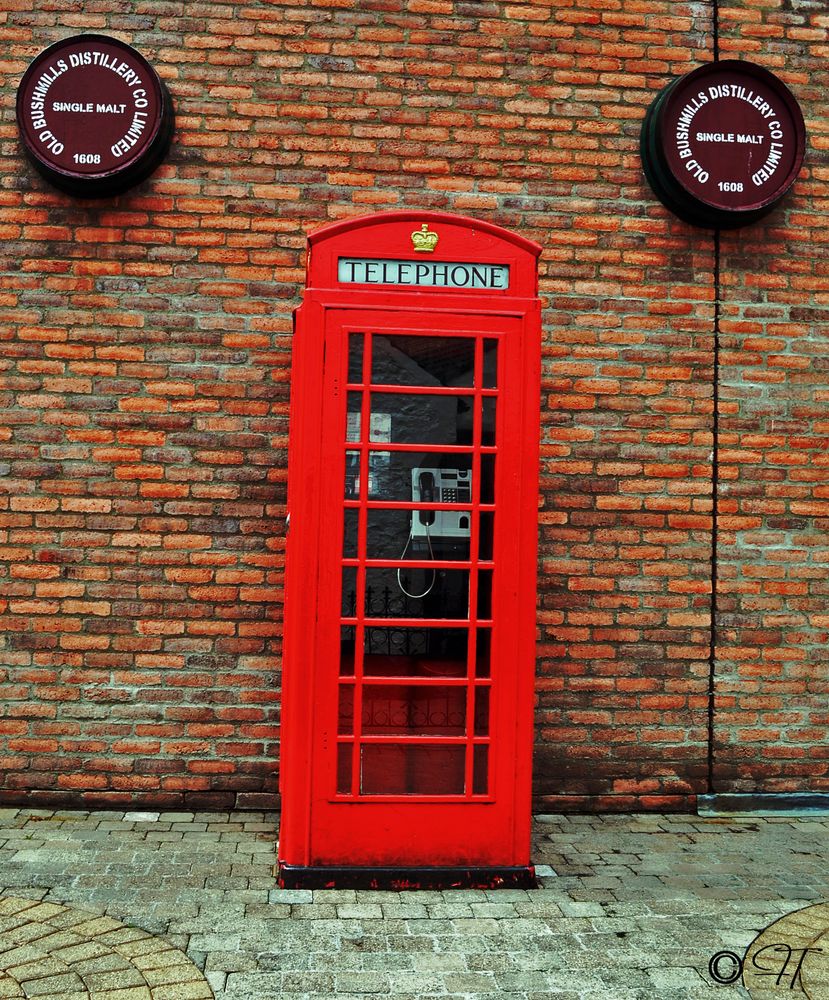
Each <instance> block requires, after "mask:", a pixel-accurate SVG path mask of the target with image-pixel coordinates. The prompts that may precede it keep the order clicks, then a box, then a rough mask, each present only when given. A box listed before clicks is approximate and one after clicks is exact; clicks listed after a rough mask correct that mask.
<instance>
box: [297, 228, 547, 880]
mask: <svg viewBox="0 0 829 1000" xmlns="http://www.w3.org/2000/svg"><path fill="white" fill-rule="evenodd" d="M378 220H381V221H378ZM421 220H425V221H426V223H427V224H428V225H429V226H431V227H432V229H433V230H434V231H437V232H439V233H441V234H442V235H443V236H445V237H447V239H446V243H449V244H450V245H449V246H448V247H447V248H446V249H445V250H444V254H446V253H450V254H452V256H454V257H456V258H457V259H458V260H459V261H462V262H463V264H460V265H457V266H464V265H465V264H467V263H468V264H469V265H470V266H471V265H472V263H473V260H474V257H473V256H472V255H473V254H474V253H476V252H477V253H478V255H480V253H481V247H479V246H477V245H475V246H472V247H470V246H468V245H464V236H465V235H466V237H467V239H468V238H469V227H470V226H473V227H474V228H473V230H472V231H473V233H478V234H486V235H488V236H490V241H489V243H488V244H487V245H486V246H485V248H484V250H483V252H484V253H485V254H486V255H488V257H490V258H492V257H493V256H494V255H497V254H498V252H499V250H500V254H501V257H499V258H498V259H497V261H496V262H498V263H503V262H502V261H501V258H502V257H504V256H505V255H506V256H508V257H509V259H508V261H507V262H506V263H507V265H508V266H509V268H511V269H512V271H513V274H512V282H513V284H512V285H511V287H512V288H513V289H515V288H516V286H517V288H518V289H519V290H520V289H521V285H520V280H519V279H520V276H519V275H518V274H516V273H515V268H516V266H517V264H518V262H519V260H520V259H521V254H523V256H524V257H525V258H527V260H526V266H527V267H528V268H529V264H530V261H531V263H532V274H533V276H534V273H535V254H536V252H537V248H535V245H529V248H528V247H527V246H526V245H525V244H523V243H518V244H516V242H514V241H515V239H516V238H515V237H512V239H511V240H509V241H506V243H505V245H504V246H499V243H498V240H501V242H502V243H504V239H503V236H502V235H501V233H502V232H503V231H500V230H498V231H497V234H496V235H497V238H492V234H491V232H490V229H489V228H488V227H484V228H483V229H482V228H481V224H479V223H470V222H469V220H458V219H457V218H456V217H451V216H448V217H443V216H435V215H419V216H417V217H414V216H406V217H405V218H401V217H400V216H399V215H397V214H394V215H391V216H381V217H373V225H374V227H375V230H377V233H382V234H383V235H384V236H386V237H388V238H391V239H396V240H398V241H399V238H400V231H401V226H402V229H403V230H405V236H406V238H407V239H409V238H410V237H411V236H413V235H416V234H417V233H418V232H419V231H421V230H418V229H415V232H414V233H411V232H410V230H411V222H412V221H415V222H421ZM448 220H451V221H448ZM351 225H352V226H353V225H354V224H353V223H352V224H351ZM388 227H390V228H391V230H392V232H389V231H388ZM330 228H332V229H337V228H338V227H330ZM424 228H425V227H424ZM491 229H493V230H494V229H495V227H491ZM348 232H351V230H346V233H348ZM450 233H451V235H452V236H454V238H455V239H454V242H455V243H456V245H455V246H452V245H451V242H452V241H450V239H449V238H448V237H449V236H450ZM351 234H352V236H353V232H351ZM332 238H334V239H335V238H336V234H334V236H333V237H332ZM480 242H483V241H481V240H479V243H480ZM373 246H375V247H379V249H380V251H382V240H379V239H378V238H377V234H375V239H374V240H373ZM395 251H396V253H397V254H398V256H397V257H392V254H393V253H395ZM314 252H315V248H314V245H313V242H312V270H313V254H314ZM400 252H401V251H400V248H399V242H398V244H397V245H396V246H393V247H390V248H389V250H388V251H387V254H388V256H386V254H383V255H382V257H380V256H378V257H372V260H373V261H379V262H380V263H381V264H382V263H384V262H386V261H389V262H395V267H396V271H395V273H396V274H399V272H400V268H399V266H398V265H399V264H400V258H399V254H400ZM416 252H419V251H417V250H414V251H413V250H412V244H411V242H410V243H409V253H410V254H413V253H416ZM374 253H375V254H377V253H378V250H377V249H375V250H374ZM462 254H464V256H461V255H462ZM469 258H472V259H469ZM438 259H439V258H438ZM341 260H342V257H338V258H337V262H338V266H337V273H338V275H339V276H340V277H343V276H345V277H346V278H347V277H348V272H345V275H343V269H342V266H341V264H340V261H341ZM434 260H435V258H432V261H434ZM492 262H493V261H492V260H490V263H492ZM321 266H323V265H321ZM361 266H362V265H361ZM451 266H455V262H454V261H453V262H452V265H451ZM435 268H436V265H435V264H432V265H431V267H430V271H431V273H432V274H434V273H435ZM354 273H357V274H361V272H359V271H357V270H356V268H355V269H354ZM374 273H375V274H377V275H378V276H380V277H386V278H388V277H389V268H388V267H387V268H386V269H385V273H384V271H383V269H382V267H379V268H375V271H374ZM413 273H414V274H415V275H416V274H417V273H418V272H417V271H414V272H413ZM437 273H438V275H441V274H442V273H443V272H442V271H437ZM479 273H480V274H481V275H487V274H488V273H489V272H488V271H486V270H485V269H483V268H482V269H481V270H480V272H479ZM364 274H365V268H364V267H363V272H362V274H361V276H363V275H364ZM420 274H421V275H424V274H425V272H424V271H421V272H420ZM427 277H428V275H427ZM458 278H463V273H459V274H458ZM482 280H485V278H484V279H482ZM309 284H311V281H310V276H309ZM345 284H352V283H351V282H345ZM354 284H357V283H356V282H354ZM365 284H366V285H369V287H364V285H363V284H362V283H361V284H359V287H358V288H356V289H354V288H346V289H343V287H341V286H340V285H334V287H333V288H330V289H327V290H325V291H323V290H320V292H319V293H315V292H314V290H313V288H311V289H309V292H306V299H305V302H304V304H303V306H302V307H301V315H300V322H299V323H298V326H297V343H296V348H295V350H296V352H297V361H298V364H297V366H296V367H295V374H294V379H295V381H294V388H293V393H294V395H293V400H292V412H291V421H292V425H291V435H292V438H291V463H290V470H289V476H290V485H289V490H290V514H291V527H290V535H289V551H288V584H287V594H286V603H287V608H286V651H285V695H284V713H283V726H284V741H283V747H284V749H283V755H284V761H285V764H284V769H283V780H282V790H283V821H282V829H281V834H280V871H281V878H282V881H283V884H286V885H330V884H336V885H345V884H355V883H354V878H355V875H357V874H361V875H363V876H364V882H365V884H389V883H391V884H398V885H399V884H424V880H425V881H427V882H429V881H430V879H431V882H430V884H431V883H432V882H434V881H435V879H436V878H437V881H440V879H439V878H438V875H439V874H440V873H442V875H443V877H444V881H448V882H453V883H455V884H457V883H458V882H459V881H465V882H466V883H467V884H470V883H476V884H496V885H497V884H504V883H507V884H512V885H516V884H528V883H529V881H531V879H532V869H531V867H530V865H529V823H530V770H531V758H530V748H531V734H532V708H533V665H534V622H535V552H536V531H537V521H536V516H535V511H536V497H537V456H538V354H539V345H538V340H539V317H538V306H537V300H536V299H534V298H533V297H530V296H524V298H523V299H522V297H521V296H518V295H515V294H514V295H512V296H509V295H503V294H497V295H496V294H493V292H492V290H491V289H489V288H486V289H484V290H480V289H450V290H448V291H447V290H440V289H439V288H435V287H434V286H430V285H429V286H427V288H428V289H429V291H428V292H427V291H426V290H425V289H424V290H423V291H419V292H416V293H412V292H411V290H410V288H409V287H408V286H405V285H403V286H401V285H391V287H385V286H386V285H387V283H383V286H384V287H382V291H381V294H380V295H378V291H377V289H374V288H372V287H370V283H368V282H366V283H365ZM509 287H510V286H508V288H507V291H508V290H509ZM499 291H501V289H499ZM415 295H416V298H415V297H414V296H415ZM303 356H304V357H303ZM298 378H299V379H302V382H301V383H299V384H298V383H297V381H296V380H297V379H298ZM295 435H296V437H295ZM383 871H385V872H386V875H387V877H386V878H382V877H381V873H382V872H383ZM390 871H391V872H393V874H392V875H389V874H388V873H389V872H390ZM462 873H466V875H467V877H466V878H461V874H462Z"/></svg>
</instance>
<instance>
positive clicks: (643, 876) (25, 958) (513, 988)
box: [0, 809, 829, 1000]
mask: <svg viewBox="0 0 829 1000" xmlns="http://www.w3.org/2000/svg"><path fill="white" fill-rule="evenodd" d="M277 826H278V818H277V817H276V816H275V815H272V814H263V813H233V814H231V813H183V812H179V813H151V812H126V813H125V812H117V811H111V812H97V813H86V812H72V811H49V810H22V809H3V810H0V970H3V969H6V970H8V969H10V968H11V967H10V966H9V964H8V962H4V957H8V956H10V958H11V960H12V961H15V962H16V963H17V964H16V965H14V966H13V968H15V969H20V968H22V969H24V970H25V969H28V967H29V966H28V964H27V962H29V963H30V962H36V961H37V960H38V959H37V955H38V954H39V953H38V947H39V946H40V947H42V946H43V942H46V944H47V946H48V948H49V950H48V955H47V958H48V959H49V964H48V965H47V966H44V969H45V971H44V974H43V975H42V976H41V977H40V978H39V979H34V980H24V981H23V985H26V984H27V983H29V984H40V985H39V986H37V985H35V986H31V985H30V986H29V988H28V989H29V991H28V992H21V989H22V986H21V984H20V981H18V980H15V979H9V978H8V977H7V978H5V979H4V978H3V972H2V971H0V1000H5V998H6V997H10V998H14V1000H16V998H17V997H23V996H27V997H28V996H31V997H36V996H41V997H43V998H44V1000H52V996H57V995H59V996H60V997H61V1000H81V998H83V1000H93V998H94V1000H97V997H98V995H100V996H101V997H102V998H106V1000H200V998H201V997H202V996H205V997H210V996H211V993H210V992H202V993H200V992H199V990H205V989H206V988H207V987H208V985H209V987H210V988H212V995H215V997H216V998H217V1000H270V998H273V1000H276V998H279V1000H307V998H311V997H314V998H317V1000H320V998H321V1000H325V998H330V1000H348V998H353V997H394V998H395V1000H408V998H411V1000H415V998H417V1000H432V998H434V1000H438V998H439V1000H452V998H457V1000H470V998H489V997H493V998H494V997H499V998H500V997H506V998H511V1000H550V998H554V1000H583V998H590V1000H603V998H606V1000H654V998H657V997H658V998H660V1000H699V998H703V997H708V998H711V997H714V996H716V997H718V998H725V1000H731V998H735V1000H736V998H739V997H749V996H752V997H755V1000H757V998H760V1000H766V997H770V996H771V995H772V994H771V993H769V992H768V986H769V977H765V978H763V979H762V980H761V981H759V985H758V980H757V977H756V976H755V982H753V983H752V981H751V977H750V976H749V977H747V984H748V988H746V987H745V986H743V985H741V983H740V982H739V981H737V982H735V983H733V984H718V983H717V982H715V981H714V980H713V979H712V978H711V975H710V973H709V967H708V963H709V960H710V959H711V958H712V956H714V955H715V954H717V953H719V952H724V951H730V952H732V953H734V955H735V956H737V959H738V961H739V960H740V959H741V958H742V956H743V955H745V953H746V950H747V949H748V947H749V945H750V944H751V943H752V941H754V939H755V938H756V937H757V936H758V934H760V932H761V931H763V929H764V928H767V927H769V925H771V924H773V923H774V922H775V921H778V920H780V918H786V917H787V916H789V915H791V914H793V913H796V912H800V911H802V912H803V913H806V911H807V908H810V907H812V908H815V907H816V908H817V909H813V911H812V912H811V914H810V915H808V914H807V916H805V917H802V918H798V919H800V921H801V922H800V923H798V922H797V921H796V922H795V923H794V924H792V925H791V926H790V927H789V929H788V931H789V932H791V933H790V937H788V938H785V937H784V938H782V939H781V940H782V941H789V942H790V943H791V944H790V946H796V945H797V944H798V942H801V943H802V941H803V940H805V937H804V935H806V934H807V933H808V934H811V935H812V937H811V938H810V940H812V941H813V942H814V941H816V942H818V944H816V945H814V947H815V948H816V947H819V946H820V945H821V944H822V945H823V946H824V947H825V948H826V949H827V952H829V863H827V862H828V861H829V857H828V855H829V817H824V818H814V817H812V818H803V819H798V818H796V817H785V818H784V817H756V816H752V817H750V818H748V817H746V818H741V817H727V818H701V817H697V816H685V815H651V814H647V815H618V816H617V815H607V816H539V817H537V818H536V822H535V835H534V856H533V860H534V861H535V863H536V864H537V866H538V870H539V871H540V872H542V873H543V875H542V877H541V880H540V883H541V887H540V888H539V889H537V890H500V891H499V890H457V889H453V890H446V891H443V892H441V891H429V892H417V891H414V890H409V891H405V892H372V891H368V890H366V891H362V890H360V891H357V890H339V891H336V890H314V891H311V890H290V891H288V890H282V889H279V888H278V886H277V885H276V881H275V879H274V871H273V866H274V861H275V840H276V830H277ZM20 900H23V903H22V904H21V903H20ZM21 906H23V909H22V910H21ZM821 907H825V909H821ZM81 911H85V912H81ZM30 914H31V915H32V916H35V915H36V916H37V918H38V921H39V926H37V927H34V924H35V921H34V920H32V919H28V916H27V915H30ZM824 916H826V918H827V924H826V926H825V925H824V924H823V923H821V921H822V920H823V919H824ZM23 918H26V919H23ZM803 921H805V923H804V922H803ZM784 924H785V920H783V921H781V923H780V924H776V925H775V927H776V928H777V930H775V931H773V932H771V931H770V932H767V933H773V934H776V933H777V932H778V931H780V932H781V933H782V930H781V929H785V928H784ZM804 928H805V929H804ZM41 932H42V933H41ZM15 935H17V937H15ZM798 935H800V936H798ZM763 940H764V941H766V942H768V941H769V939H768V938H764V939H763ZM771 943H772V944H777V943H779V942H776V941H775V942H771ZM27 948H28V949H31V950H32V952H25V951H23V952H19V953H18V954H17V955H16V956H15V955H14V949H27ZM32 954H34V955H35V957H32ZM752 954H753V953H752ZM764 954H766V955H768V954H771V953H770V952H766V953H764ZM808 957H809V959H810V960H811V959H813V958H814V956H813V955H811V954H810V955H809V956H808ZM719 968H720V969H721V970H722V971H723V972H725V971H727V970H728V968H729V966H728V959H723V962H722V964H721V966H719ZM191 970H192V971H195V972H197V973H198V976H199V979H195V978H192V977H191V976H192V973H191ZM758 971H759V970H757V969H755V970H754V972H758ZM802 971H803V976H802V981H803V984H805V985H806V987H807V988H808V989H809V990H811V991H812V992H810V993H809V994H807V995H808V997H809V1000H829V994H827V993H825V992H824V993H823V994H821V993H820V990H822V989H824V990H825V989H829V986H827V983H829V977H828V976H826V974H825V971H824V969H823V967H822V966H818V965H817V964H814V963H812V964H810V965H808V966H807V965H804V967H803V970H802ZM73 972H74V973H75V975H77V976H78V977H79V979H80V986H78V983H77V982H76V981H75V979H73V978H71V977H72V974H73ZM119 975H123V976H124V977H125V978H123V979H121V980H119V978H118V976H119ZM127 975H129V977H130V978H126V977H127ZM62 976H67V977H69V978H66V979H61V978H60V977H62ZM84 976H85V977H86V978H85V979H84ZM136 976H140V977H141V979H140V980H139V979H137V978H135V977H136ZM90 984H91V985H92V986H93V987H94V988H95V989H97V991H98V992H97V993H95V994H93V993H90V991H89V985H90ZM58 985H59V986H60V988H61V989H62V990H64V992H63V993H60V994H55V993H54V991H53V993H52V996H50V995H49V993H48V992H40V993H38V992H37V990H38V989H40V988H41V987H42V988H43V989H44V990H45V989H46V987H50V988H51V987H56V986H58ZM790 985H791V986H794V987H796V989H792V988H789V986H790ZM801 986H802V984H801V983H800V982H798V983H792V984H790V983H789V981H788V980H781V984H780V987H781V988H779V989H778V988H777V987H774V989H776V990H777V992H774V993H773V995H775V996H781V997H782V996H784V995H785V996H787V997H789V998H793V997H796V996H798V995H801V996H803V995H804V992H803V989H802V988H801ZM782 987H786V988H785V989H783V988H782ZM760 988H762V989H763V990H765V992H763V993H762V994H761V993H758V992H756V990H757V989H760ZM15 990H16V992H14V991H15ZM749 990H751V992H749ZM142 991H143V992H142ZM815 991H817V992H815Z"/></svg>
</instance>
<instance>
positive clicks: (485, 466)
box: [480, 455, 495, 503]
mask: <svg viewBox="0 0 829 1000" xmlns="http://www.w3.org/2000/svg"><path fill="white" fill-rule="evenodd" d="M480 501H481V503H495V456H494V455H481V496H480Z"/></svg>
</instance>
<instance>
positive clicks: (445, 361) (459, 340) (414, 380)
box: [371, 335, 475, 387]
mask: <svg viewBox="0 0 829 1000" xmlns="http://www.w3.org/2000/svg"><path fill="white" fill-rule="evenodd" d="M372 344H373V353H372V359H371V381H372V382H373V383H374V384H375V385H418V386H470V387H471V385H472V379H473V375H474V370H475V340H474V339H473V338H471V337H470V338H466V337H420V336H388V337H381V336H377V335H375V336H374V338H373V340H372Z"/></svg>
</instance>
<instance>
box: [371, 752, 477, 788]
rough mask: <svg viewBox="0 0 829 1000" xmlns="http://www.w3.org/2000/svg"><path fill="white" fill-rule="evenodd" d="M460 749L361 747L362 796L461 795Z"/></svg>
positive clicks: (462, 786) (462, 763) (462, 770)
mask: <svg viewBox="0 0 829 1000" xmlns="http://www.w3.org/2000/svg"><path fill="white" fill-rule="evenodd" d="M464 759H465V752H464V748H463V747H462V746H442V747H441V746H439V747H422V746H394V745H388V746H386V745H370V746H364V747H362V748H361V761H360V764H361V767H360V791H361V792H362V794H363V795H462V794H463V790H464Z"/></svg>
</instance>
